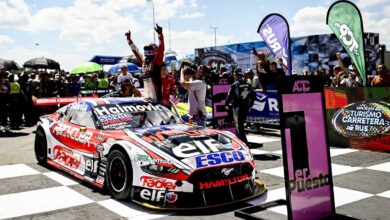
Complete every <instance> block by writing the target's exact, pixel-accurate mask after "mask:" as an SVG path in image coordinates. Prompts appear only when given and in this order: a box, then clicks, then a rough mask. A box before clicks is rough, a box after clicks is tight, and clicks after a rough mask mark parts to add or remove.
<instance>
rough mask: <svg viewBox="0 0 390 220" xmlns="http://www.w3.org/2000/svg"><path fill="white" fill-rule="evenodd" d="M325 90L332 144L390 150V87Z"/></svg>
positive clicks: (383, 150)
mask: <svg viewBox="0 0 390 220" xmlns="http://www.w3.org/2000/svg"><path fill="white" fill-rule="evenodd" d="M325 91H326V94H327V95H326V99H327V105H326V110H327V123H328V130H329V140H330V145H333V146H340V147H351V148H358V149H368V150H376V151H382V152H390V131H389V129H390V125H389V123H390V101H389V97H390V87H371V88H364V87H356V88H328V89H326V90H325ZM328 100H329V101H328Z"/></svg>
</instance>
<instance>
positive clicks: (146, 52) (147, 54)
mask: <svg viewBox="0 0 390 220" xmlns="http://www.w3.org/2000/svg"><path fill="white" fill-rule="evenodd" d="M144 55H145V56H156V55H157V52H156V51H154V50H145V51H144Z"/></svg>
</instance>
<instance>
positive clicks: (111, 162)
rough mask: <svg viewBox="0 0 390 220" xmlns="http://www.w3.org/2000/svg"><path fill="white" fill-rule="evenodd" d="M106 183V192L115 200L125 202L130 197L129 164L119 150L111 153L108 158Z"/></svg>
mask: <svg viewBox="0 0 390 220" xmlns="http://www.w3.org/2000/svg"><path fill="white" fill-rule="evenodd" d="M106 183H107V185H106V186H107V188H108V191H109V192H110V193H111V195H112V196H113V197H114V198H115V199H120V200H125V199H128V198H129V197H130V191H131V183H132V171H131V164H130V160H129V159H128V157H126V156H125V155H124V154H123V153H122V152H121V151H119V150H114V151H112V152H111V153H110V155H109V156H108V162H107V171H106Z"/></svg>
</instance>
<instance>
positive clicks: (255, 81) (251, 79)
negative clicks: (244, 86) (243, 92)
mask: <svg viewBox="0 0 390 220" xmlns="http://www.w3.org/2000/svg"><path fill="white" fill-rule="evenodd" d="M245 77H246V78H247V83H249V84H250V85H251V86H252V88H253V89H254V90H255V89H262V88H263V87H262V86H261V84H260V80H259V77H258V76H257V74H255V73H254V72H253V71H252V70H251V69H246V70H245Z"/></svg>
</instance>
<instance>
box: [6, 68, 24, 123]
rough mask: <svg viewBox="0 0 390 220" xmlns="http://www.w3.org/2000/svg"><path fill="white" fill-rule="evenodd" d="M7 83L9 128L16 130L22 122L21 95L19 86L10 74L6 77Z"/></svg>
mask: <svg viewBox="0 0 390 220" xmlns="http://www.w3.org/2000/svg"><path fill="white" fill-rule="evenodd" d="M8 81H9V88H10V89H9V94H10V102H9V103H10V106H9V117H10V121H11V128H12V129H18V128H19V126H20V124H21V121H22V113H21V111H20V110H21V101H22V93H21V90H20V85H19V83H18V82H16V81H15V75H14V74H11V75H9V76H8Z"/></svg>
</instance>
